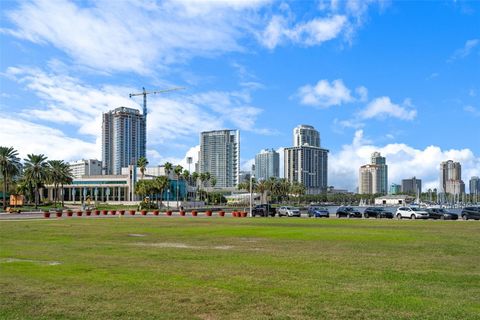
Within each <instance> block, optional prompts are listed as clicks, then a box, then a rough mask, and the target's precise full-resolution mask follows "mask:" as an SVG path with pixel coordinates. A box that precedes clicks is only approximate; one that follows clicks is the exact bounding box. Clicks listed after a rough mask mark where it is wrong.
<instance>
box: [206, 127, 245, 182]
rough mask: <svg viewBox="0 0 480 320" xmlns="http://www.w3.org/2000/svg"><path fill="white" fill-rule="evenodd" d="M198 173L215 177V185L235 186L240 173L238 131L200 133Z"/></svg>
mask: <svg viewBox="0 0 480 320" xmlns="http://www.w3.org/2000/svg"><path fill="white" fill-rule="evenodd" d="M199 171H200V173H205V172H209V173H210V174H211V175H212V176H214V177H215V178H216V179H217V183H216V187H219V188H231V187H235V186H237V184H238V181H239V175H240V132H239V131H238V130H217V131H206V132H202V133H200V154H199Z"/></svg>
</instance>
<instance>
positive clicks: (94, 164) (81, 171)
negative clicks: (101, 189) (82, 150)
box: [68, 159, 102, 179]
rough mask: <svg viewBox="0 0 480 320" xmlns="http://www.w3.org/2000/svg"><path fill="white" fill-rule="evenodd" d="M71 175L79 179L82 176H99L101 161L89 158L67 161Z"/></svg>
mask: <svg viewBox="0 0 480 320" xmlns="http://www.w3.org/2000/svg"><path fill="white" fill-rule="evenodd" d="M68 165H69V166H70V170H72V177H73V178H74V179H79V178H81V177H82V176H99V175H101V174H102V161H99V160H95V159H89V160H83V159H82V160H78V161H74V162H69V163H68Z"/></svg>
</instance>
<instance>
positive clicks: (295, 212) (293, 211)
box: [278, 206, 300, 217]
mask: <svg viewBox="0 0 480 320" xmlns="http://www.w3.org/2000/svg"><path fill="white" fill-rule="evenodd" d="M278 216H279V217H281V216H288V217H300V210H299V209H298V208H295V207H287V206H283V207H280V208H279V209H278Z"/></svg>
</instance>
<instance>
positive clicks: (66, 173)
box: [60, 161, 73, 207]
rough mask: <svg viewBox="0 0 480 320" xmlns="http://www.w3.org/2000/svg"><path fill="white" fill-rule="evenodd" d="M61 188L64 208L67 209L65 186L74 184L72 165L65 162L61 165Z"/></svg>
mask: <svg viewBox="0 0 480 320" xmlns="http://www.w3.org/2000/svg"><path fill="white" fill-rule="evenodd" d="M60 172H61V174H60V187H61V189H60V190H61V191H62V207H65V197H64V189H63V186H64V185H66V184H71V183H72V182H73V174H72V169H71V168H70V165H69V164H68V163H66V162H64V161H62V163H61V170H60Z"/></svg>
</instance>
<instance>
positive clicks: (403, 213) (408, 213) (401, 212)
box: [395, 207, 428, 220]
mask: <svg viewBox="0 0 480 320" xmlns="http://www.w3.org/2000/svg"><path fill="white" fill-rule="evenodd" d="M395 217H396V218H397V219H402V218H410V219H412V220H413V219H428V212H427V211H425V210H424V209H422V208H415V207H400V208H398V209H397V212H395Z"/></svg>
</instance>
